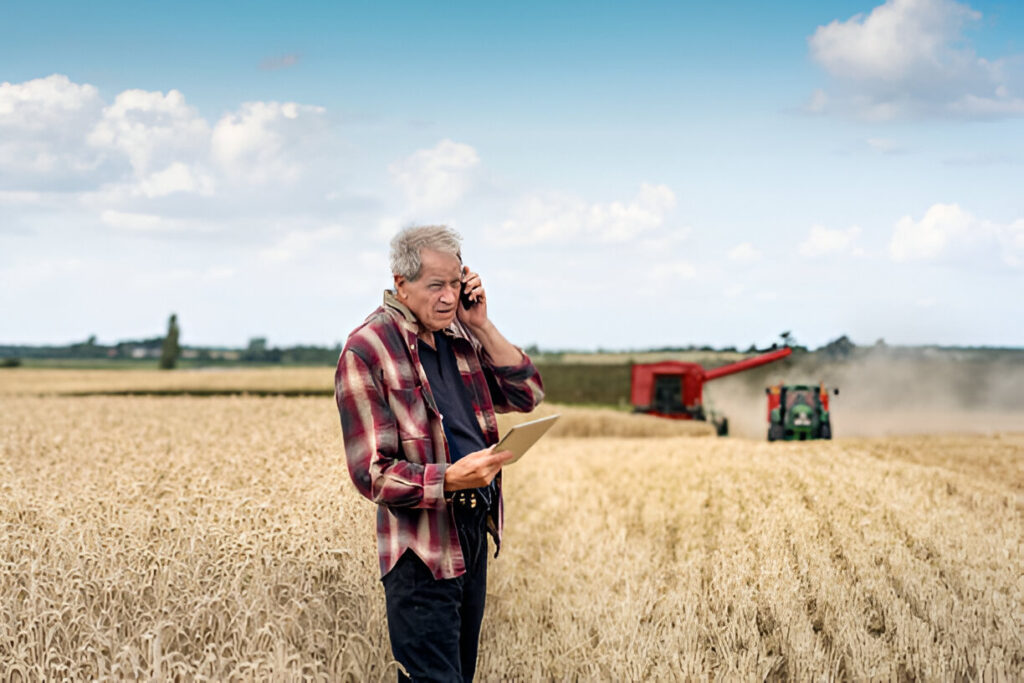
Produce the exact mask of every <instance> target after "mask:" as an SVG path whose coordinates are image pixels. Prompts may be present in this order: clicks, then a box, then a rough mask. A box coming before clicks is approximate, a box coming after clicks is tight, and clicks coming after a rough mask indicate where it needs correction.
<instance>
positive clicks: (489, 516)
mask: <svg viewBox="0 0 1024 683" xmlns="http://www.w3.org/2000/svg"><path fill="white" fill-rule="evenodd" d="M460 240H461V238H460V237H459V235H458V234H457V233H455V232H454V231H452V230H449V229H448V228H446V227H444V226H423V227H414V228H408V229H406V230H403V231H402V232H401V233H399V234H398V235H397V236H396V237H395V238H394V239H393V240H392V242H391V271H392V273H393V274H394V289H393V290H389V291H385V292H384V303H383V305H382V306H381V307H380V308H378V309H377V310H376V311H374V312H373V313H372V314H370V316H369V317H368V318H367V319H366V321H365V322H364V323H363V324H362V325H361V326H360V327H358V328H357V329H356V330H355V331H354V332H352V334H351V335H349V338H348V341H347V343H346V344H345V348H344V350H342V352H341V357H340V358H339V360H338V369H337V372H336V373H335V380H334V381H335V398H336V400H337V404H338V411H339V412H340V414H341V429H342V433H343V436H344V439H345V456H346V459H347V462H348V470H349V474H350V475H351V477H352V481H353V482H354V483H355V485H356V488H357V489H359V492H360V493H362V494H363V495H364V496H366V497H367V498H369V499H370V500H372V501H373V502H375V503H377V548H378V552H379V557H380V572H381V576H382V579H381V581H382V582H383V584H384V594H385V601H386V604H387V615H388V631H389V633H390V636H391V649H392V652H393V654H394V657H395V659H396V660H398V662H399V663H401V664H402V666H403V667H405V669H406V670H407V671H408V672H409V675H410V676H411V677H412V679H413V680H443V681H453V680H455V681H462V680H465V681H470V680H472V679H473V673H474V671H475V669H476V654H477V641H478V638H479V634H480V623H481V621H482V619H483V612H484V596H485V591H486V583H487V535H488V533H489V534H490V535H491V536H492V537H493V539H494V543H495V556H497V549H498V548H500V546H501V528H502V518H503V515H502V499H501V466H502V465H503V464H504V463H505V462H506V461H507V460H508V458H509V457H511V453H508V452H500V453H495V452H493V445H494V444H495V443H496V442H497V441H498V426H497V421H496V420H495V412H507V411H521V412H527V411H530V410H532V409H533V408H534V407H535V406H536V405H537V404H538V403H539V402H540V401H541V398H542V397H543V389H542V385H541V379H540V375H539V374H538V372H537V368H535V367H534V365H533V363H532V362H531V361H530V359H529V358H528V357H527V356H526V354H524V353H523V352H522V351H521V350H520V349H519V348H517V347H515V346H513V345H512V344H511V343H509V342H508V340H506V339H505V337H503V336H502V335H501V333H500V332H499V331H498V329H497V328H496V327H495V326H494V324H493V323H492V322H491V320H490V318H489V317H488V310H487V294H486V292H485V290H484V287H483V284H482V283H481V280H480V276H479V275H477V274H476V273H474V272H472V271H470V270H469V268H467V267H465V266H463V264H462V258H461V254H460ZM460 294H464V295H463V296H462V297H461V298H460ZM399 680H406V679H405V677H404V676H403V675H402V674H401V673H400V674H399Z"/></svg>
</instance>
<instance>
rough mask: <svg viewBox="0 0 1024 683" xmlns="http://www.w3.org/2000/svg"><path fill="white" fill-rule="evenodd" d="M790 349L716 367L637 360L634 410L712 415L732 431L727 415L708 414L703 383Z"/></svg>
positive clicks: (719, 426) (684, 416)
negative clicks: (707, 367) (706, 368)
mask: <svg viewBox="0 0 1024 683" xmlns="http://www.w3.org/2000/svg"><path fill="white" fill-rule="evenodd" d="M791 353H793V350H792V349H790V348H789V347H788V346H787V347H785V348H781V349H779V350H777V351H771V352H769V353H764V354H761V355H760V356H754V357H753V358H746V359H744V360H741V361H738V362H736V363H730V364H729V365H723V366H722V367H719V368H714V369H713V370H705V369H704V368H702V367H701V366H699V365H697V364H696V363H684V362H682V361H675V360H666V361H662V362H660V363H638V364H636V365H634V366H633V376H632V388H631V391H630V393H631V398H632V403H633V411H634V412H637V413H647V414H648V415H656V416H658V417H667V418H671V419H673V420H708V419H709V418H710V421H711V423H712V424H714V425H715V431H717V432H718V434H719V435H720V436H725V435H726V434H728V433H729V421H728V420H727V419H726V418H725V417H724V416H720V415H714V414H711V415H709V414H708V413H707V412H705V410H704V383H705V382H710V381H711V380H713V379H718V378H719V377H725V376H726V375H732V374H735V373H737V372H743V371H744V370H750V369H751V368H756V367H759V366H761V365H764V364H766V363H771V362H772V361H776V360H780V359H782V358H785V357H786V356H788V355H789V354H791Z"/></svg>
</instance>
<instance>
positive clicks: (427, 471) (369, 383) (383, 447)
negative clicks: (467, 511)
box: [334, 348, 447, 508]
mask: <svg viewBox="0 0 1024 683" xmlns="http://www.w3.org/2000/svg"><path fill="white" fill-rule="evenodd" d="M334 394H335V401H336V402H337V404H338V412H339V414H340V416H341V431H342V436H343V437H344V442H345V460H346V463H347V464H348V472H349V476H351V477H352V482H353V483H354V484H355V485H356V488H357V489H358V490H359V492H360V493H361V494H362V495H364V496H365V497H367V498H369V499H370V500H372V501H373V502H375V503H379V504H382V505H387V506H389V507H403V508H434V507H444V505H445V501H444V473H445V469H446V468H447V465H445V464H434V463H427V464H424V465H421V464H418V463H413V462H409V461H408V460H406V459H405V458H404V457H402V451H401V441H400V440H399V435H398V423H397V420H396V419H395V415H394V413H393V412H392V410H391V407H390V406H389V405H388V401H387V398H386V397H385V395H384V388H383V386H382V384H381V382H380V381H379V380H378V379H377V378H376V377H375V376H374V373H373V372H372V371H371V370H370V364H368V363H367V362H366V361H365V360H364V359H363V358H361V357H360V355H359V354H358V353H356V352H355V351H354V350H352V349H348V348H346V349H345V350H344V351H343V352H342V354H341V358H340V359H339V360H338V369H337V372H336V373H335V376H334Z"/></svg>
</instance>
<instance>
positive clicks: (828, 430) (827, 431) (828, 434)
mask: <svg viewBox="0 0 1024 683" xmlns="http://www.w3.org/2000/svg"><path fill="white" fill-rule="evenodd" d="M820 434H821V438H823V439H831V438H832V425H830V424H829V423H828V422H826V423H825V424H823V425H821V432H820Z"/></svg>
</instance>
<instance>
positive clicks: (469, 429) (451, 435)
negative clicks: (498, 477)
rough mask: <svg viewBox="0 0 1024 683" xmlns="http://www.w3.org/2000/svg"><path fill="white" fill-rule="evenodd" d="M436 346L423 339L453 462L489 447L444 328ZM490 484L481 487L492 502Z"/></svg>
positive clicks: (422, 357) (422, 347)
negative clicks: (431, 346)
mask: <svg viewBox="0 0 1024 683" xmlns="http://www.w3.org/2000/svg"><path fill="white" fill-rule="evenodd" d="M434 347H435V348H433V349H432V348H430V346H429V345H428V344H427V343H425V342H424V341H423V340H422V339H421V340H420V342H419V351H420V362H421V363H422V364H423V370H424V372H425V373H426V375H427V381H428V382H430V391H431V393H432V394H433V395H434V401H435V402H437V408H438V410H440V411H441V418H442V419H441V424H442V425H443V426H444V437H445V439H446V440H447V441H448V451H449V453H450V454H451V458H452V462H455V461H456V460H458V459H459V458H461V457H462V456H464V455H469V454H470V453H473V452H475V451H480V450H483V449H485V448H487V443H486V442H485V441H484V435H483V433H481V431H480V425H479V424H477V421H476V416H475V414H474V412H473V401H472V400H471V399H470V397H469V390H468V389H467V388H466V385H465V384H464V383H463V381H462V375H460V374H459V366H458V364H457V363H456V361H455V353H454V352H453V351H452V347H451V344H450V343H449V341H448V337H447V336H446V335H445V334H444V333H443V332H435V333H434ZM492 486H493V484H492ZM490 488H491V487H486V488H484V489H477V491H478V492H480V493H481V494H482V495H483V498H484V500H485V501H486V502H487V503H488V504H489V503H490V501H491V496H490V491H489V490H488V489H490Z"/></svg>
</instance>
